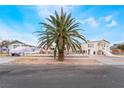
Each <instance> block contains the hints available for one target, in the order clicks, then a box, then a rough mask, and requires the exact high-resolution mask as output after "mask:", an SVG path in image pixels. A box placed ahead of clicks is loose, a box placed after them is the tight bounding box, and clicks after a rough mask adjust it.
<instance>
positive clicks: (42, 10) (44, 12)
mask: <svg viewBox="0 0 124 93" xmlns="http://www.w3.org/2000/svg"><path fill="white" fill-rule="evenodd" d="M61 7H63V9H64V11H66V12H70V11H72V10H73V9H74V6H62V5H61V6H38V7H37V11H38V14H39V16H40V17H41V18H46V17H48V16H49V15H50V14H52V13H54V11H55V10H57V11H58V10H60V8H61Z"/></svg>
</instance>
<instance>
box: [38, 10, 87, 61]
mask: <svg viewBox="0 0 124 93" xmlns="http://www.w3.org/2000/svg"><path fill="white" fill-rule="evenodd" d="M46 20H47V22H46V23H40V25H41V26H42V27H43V29H44V30H43V31H37V33H38V36H39V39H38V40H39V41H38V44H39V46H40V47H43V48H47V49H48V48H49V47H50V46H52V45H53V43H55V48H54V55H55V56H54V57H56V53H58V60H59V61H63V60H64V50H65V49H66V50H67V51H69V50H70V49H71V50H72V51H73V52H76V51H79V50H80V51H81V45H80V43H79V41H78V39H81V40H83V41H85V42H86V39H85V37H84V36H82V35H81V34H79V32H78V31H79V30H81V29H79V23H78V22H76V20H75V18H72V15H71V13H69V14H67V13H66V12H64V11H63V8H61V13H60V14H59V13H58V12H57V11H55V14H54V15H50V16H49V18H46Z"/></svg>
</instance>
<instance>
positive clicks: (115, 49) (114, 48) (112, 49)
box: [111, 43, 124, 55]
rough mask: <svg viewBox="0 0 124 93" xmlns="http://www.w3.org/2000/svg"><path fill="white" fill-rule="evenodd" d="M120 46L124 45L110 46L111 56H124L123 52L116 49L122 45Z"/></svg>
mask: <svg viewBox="0 0 124 93" xmlns="http://www.w3.org/2000/svg"><path fill="white" fill-rule="evenodd" d="M122 44H124V43H120V44H114V45H113V46H111V51H112V54H116V55H124V50H121V49H118V46H119V45H122Z"/></svg>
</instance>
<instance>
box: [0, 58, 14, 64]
mask: <svg viewBox="0 0 124 93" xmlns="http://www.w3.org/2000/svg"><path fill="white" fill-rule="evenodd" d="M15 59H16V58H15V57H0V64H4V63H10V61H14V60H15Z"/></svg>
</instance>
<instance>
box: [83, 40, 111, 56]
mask: <svg viewBox="0 0 124 93" xmlns="http://www.w3.org/2000/svg"><path fill="white" fill-rule="evenodd" d="M82 53H83V54H85V55H107V56H109V55H111V53H110V42H108V41H107V40H99V41H88V42H87V43H84V44H83V45H82Z"/></svg>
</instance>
